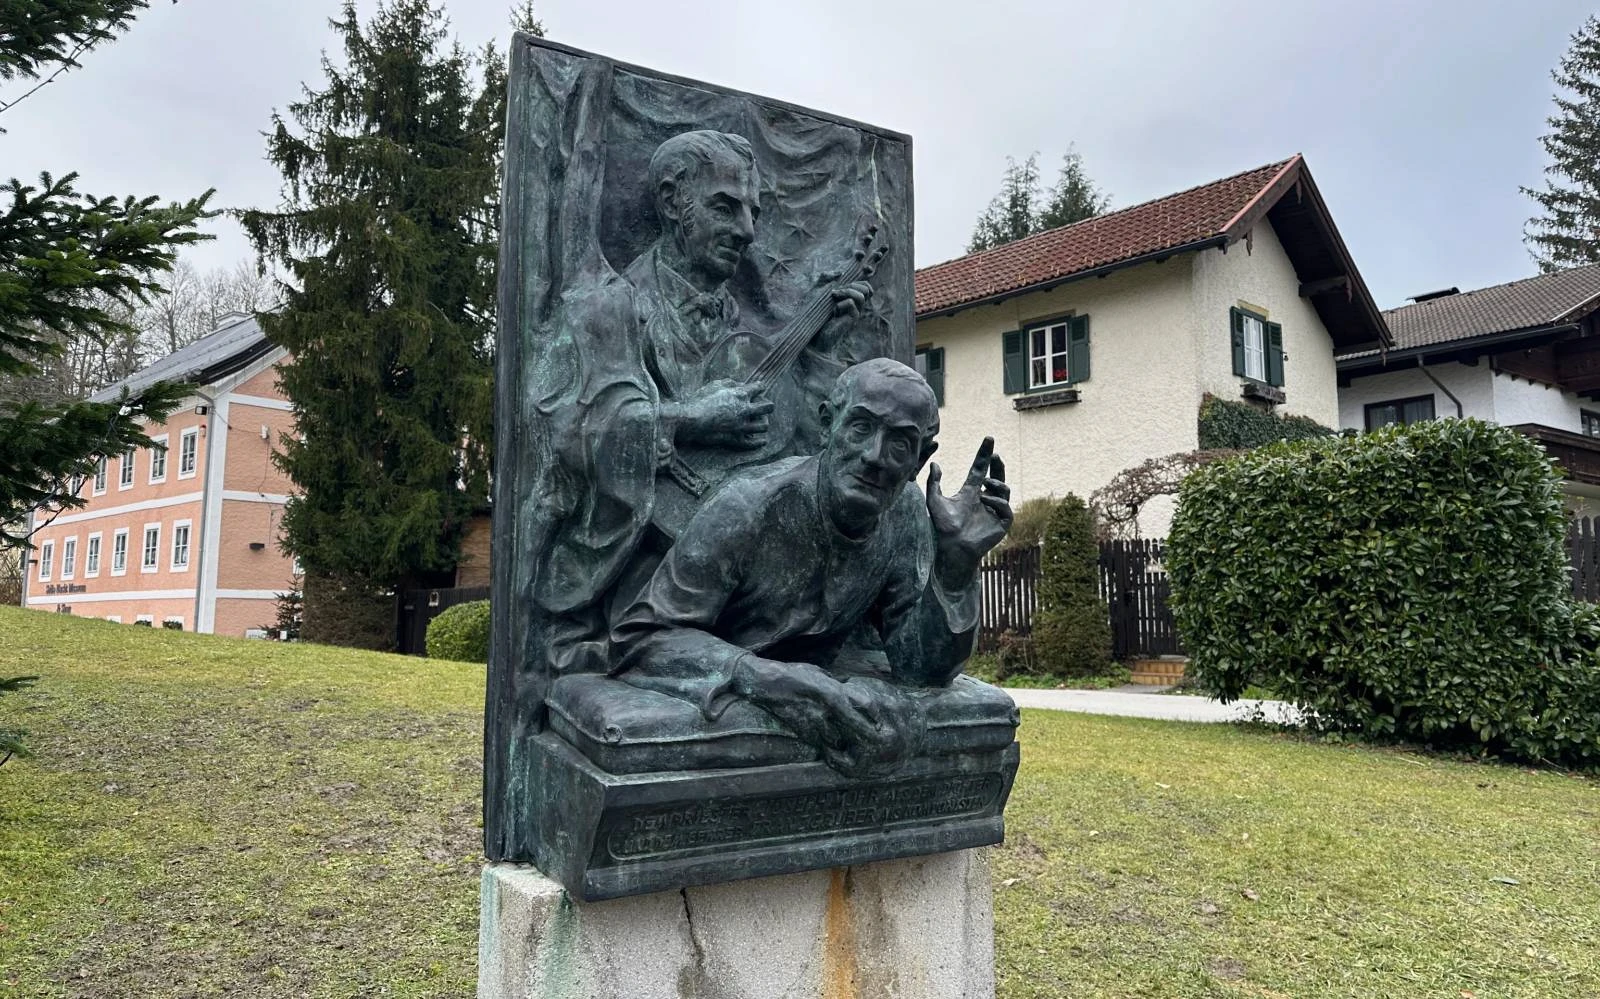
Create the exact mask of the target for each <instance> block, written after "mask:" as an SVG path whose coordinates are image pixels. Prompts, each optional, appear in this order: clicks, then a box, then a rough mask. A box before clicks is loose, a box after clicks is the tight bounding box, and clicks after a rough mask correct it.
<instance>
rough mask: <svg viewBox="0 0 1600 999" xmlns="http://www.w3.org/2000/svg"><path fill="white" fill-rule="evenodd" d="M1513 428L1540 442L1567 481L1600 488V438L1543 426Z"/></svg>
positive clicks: (1518, 426)
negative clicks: (1564, 473)
mask: <svg viewBox="0 0 1600 999" xmlns="http://www.w3.org/2000/svg"><path fill="white" fill-rule="evenodd" d="M1511 429H1512V430H1515V431H1516V432H1517V433H1519V434H1524V435H1526V436H1528V437H1531V438H1533V439H1534V440H1536V441H1538V442H1539V446H1540V447H1542V448H1544V450H1545V453H1546V454H1548V455H1549V456H1550V457H1552V458H1554V459H1555V460H1556V463H1557V464H1559V465H1560V466H1561V468H1562V470H1563V471H1565V472H1566V473H1567V478H1569V479H1571V480H1572V481H1574V482H1582V483H1585V484H1587V485H1591V486H1595V485H1600V438H1594V437H1586V436H1584V435H1583V434H1575V433H1573V432H1572V431H1570V430H1557V429H1556V428H1555V427H1547V426H1545V425H1543V424H1542V423H1518V424H1514V425H1513V426H1512V427H1511Z"/></svg>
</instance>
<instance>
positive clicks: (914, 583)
mask: <svg viewBox="0 0 1600 999" xmlns="http://www.w3.org/2000/svg"><path fill="white" fill-rule="evenodd" d="M820 412H821V417H822V420H823V423H824V425H825V426H826V428H827V429H826V437H825V440H824V445H823V448H822V451H821V453H820V454H817V455H812V456H808V457H800V458H791V459H787V460H785V461H782V462H779V463H776V464H772V465H767V466H763V467H762V468H761V469H759V470H758V471H757V472H754V473H752V474H749V475H746V476H742V477H740V478H737V479H735V480H733V481H731V482H729V483H728V484H727V485H725V486H724V487H723V488H722V489H721V490H719V491H718V492H717V493H716V494H715V495H714V496H713V497H712V498H711V499H710V500H709V501H708V502H707V503H706V504H705V505H704V506H703V507H701V509H700V511H699V512H698V513H697V514H696V515H695V517H694V519H693V520H692V521H691V522H690V523H689V526H688V527H687V528H686V529H685V530H684V531H683V532H682V533H681V534H680V536H679V538H678V541H677V543H676V544H675V545H674V546H673V547H672V549H671V550H670V551H669V552H668V553H667V555H666V557H665V559H664V560H663V561H662V562H661V564H660V565H659V567H658V568H657V569H656V571H655V573H654V575H653V576H652V577H651V579H650V581H649V583H648V585H647V586H646V587H645V588H644V590H643V591H642V592H641V593H640V595H639V597H638V599H637V600H636V601H635V602H634V604H633V605H632V607H630V608H629V609H628V610H627V612H626V613H625V614H624V615H623V616H622V617H621V619H620V620H619V621H618V622H617V624H616V625H615V627H614V628H613V631H612V641H613V647H614V649H615V653H616V659H615V661H616V668H615V673H616V675H618V676H620V677H621V678H622V679H625V680H627V681H628V682H629V683H632V684H634V685H636V686H640V687H645V688H648V689H653V690H658V691H662V692H665V693H669V694H672V695H674V696H677V697H680V698H684V699H687V700H690V701H693V702H694V703H696V704H697V705H698V706H699V707H700V710H701V712H702V714H703V715H704V716H705V717H706V718H708V719H715V718H716V717H718V716H719V715H720V714H721V713H722V711H723V710H725V709H726V707H727V706H728V705H729V704H730V703H733V702H734V701H735V700H737V699H740V698H744V699H748V700H749V701H751V702H752V703H754V704H756V705H757V706H759V707H761V708H763V709H765V710H766V711H767V712H768V713H770V714H771V715H773V716H774V717H775V718H777V719H778V720H779V721H781V722H783V723H784V724H785V725H786V726H787V727H788V728H789V729H790V730H792V731H793V732H794V733H795V734H796V735H798V736H799V737H800V738H801V739H803V740H805V741H806V742H809V743H811V744H812V745H813V746H815V747H816V748H817V749H818V750H819V751H820V752H821V753H822V756H823V758H824V759H825V760H826V761H827V762H828V763H829V764H830V765H831V766H833V767H834V768H835V769H836V770H839V771H841V772H843V773H846V774H850V775H852V776H862V775H868V774H872V773H878V772H883V771H886V770H890V769H893V768H894V767H895V766H897V765H898V764H899V763H901V762H902V761H904V760H905V759H907V758H909V757H910V756H912V755H914V754H915V753H916V751H917V749H918V747H919V742H920V739H921V735H922V731H923V725H924V719H923V718H922V716H921V702H920V700H919V697H918V691H919V689H929V688H942V687H944V686H945V685H947V684H948V683H949V682H950V681H951V680H952V679H954V677H955V676H956V675H957V674H958V673H959V672H960V668H961V664H962V663H963V662H964V661H965V660H966V658H967V656H968V655H969V654H970V653H971V651H972V643H973V639H974V637H975V634H976V630H977V624H978V587H977V571H978V564H979V561H980V560H981V559H982V557H983V555H984V553H986V552H987V551H988V550H989V549H990V548H992V547H994V545H995V544H997V543H998V542H999V541H1000V539H1001V538H1002V537H1004V535H1005V532H1006V530H1007V528H1008V527H1009V526H1010V523H1011V516H1012V514H1011V508H1010V505H1009V503H1008V497H1009V490H1008V488H1007V486H1006V485H1005V483H1004V468H1003V465H1002V463H1001V461H1000V459H999V458H998V457H996V456H995V455H994V453H993V452H994V446H993V442H992V441H990V440H986V441H985V442H984V444H983V446H982V447H981V448H980V449H979V451H978V454H977V457H976V458H975V459H974V460H973V463H972V466H971V469H970V470H969V472H968V474H967V477H966V481H965V482H964V484H963V485H962V487H961V489H960V490H959V491H958V492H957V493H956V494H955V495H954V496H950V497H946V496H945V495H943V493H942V492H941V489H940V472H939V467H938V466H937V465H934V466H933V467H932V468H931V469H930V472H929V476H928V486H927V491H926V494H924V493H923V492H922V491H921V490H918V489H917V488H916V486H915V485H914V484H913V480H914V479H915V477H916V475H917V473H918V472H919V471H920V470H921V468H922V466H923V464H924V463H925V462H927V460H928V458H929V457H930V456H931V455H932V454H933V452H934V450H935V449H936V447H937V444H936V442H935V440H934V437H935V435H936V434H937V432H938V413H939V410H938V405H937V402H936V401H935V399H934V395H933V391H932V389H930V388H929V387H928V385H927V383H926V382H925V381H924V380H923V379H922V377H921V376H920V375H918V374H917V373H916V372H915V371H913V370H912V369H910V368H908V367H907V366H905V365H904V364H901V363H899V362H897V361H893V360H890V359H888V358H877V359H874V360H871V361H866V362H863V363H861V364H857V365H855V366H853V367H851V368H849V369H848V370H846V371H845V372H844V374H842V375H841V376H840V377H839V379H838V381H837V383H836V385H835V387H834V391H833V393H832V396H831V397H830V398H829V400H828V401H827V402H826V403H823V404H822V406H821V407H820Z"/></svg>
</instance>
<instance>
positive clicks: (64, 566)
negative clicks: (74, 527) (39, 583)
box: [61, 534, 78, 579]
mask: <svg viewBox="0 0 1600 999" xmlns="http://www.w3.org/2000/svg"><path fill="white" fill-rule="evenodd" d="M77 575H78V536H77V535H76V534H74V535H73V536H72V537H70V538H62V539H61V578H62V579H75V578H77Z"/></svg>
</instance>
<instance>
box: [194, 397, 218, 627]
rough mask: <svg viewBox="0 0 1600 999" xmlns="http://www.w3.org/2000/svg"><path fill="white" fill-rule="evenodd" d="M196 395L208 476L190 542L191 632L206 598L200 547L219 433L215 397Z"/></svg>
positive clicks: (209, 507) (202, 478) (201, 483)
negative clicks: (202, 410)
mask: <svg viewBox="0 0 1600 999" xmlns="http://www.w3.org/2000/svg"><path fill="white" fill-rule="evenodd" d="M194 394H195V395H197V396H199V397H200V398H202V399H204V400H205V401H206V474H205V475H203V476H201V481H200V516H199V517H196V518H195V520H196V523H195V525H194V536H193V537H192V538H191V539H190V541H189V547H190V551H189V564H190V565H192V566H194V617H192V618H190V623H189V630H190V631H199V630H200V606H201V604H202V603H203V602H204V601H205V598H206V587H205V576H206V560H205V558H204V557H198V556H202V552H201V550H200V545H198V544H195V542H196V541H199V542H202V543H204V539H205V536H206V533H205V532H206V512H207V511H208V510H210V509H211V502H210V501H211V459H212V457H213V455H214V453H215V446H214V442H215V441H216V437H215V434H216V431H217V400H216V398H215V397H214V396H209V395H206V394H205V393H204V392H202V391H201V390H200V389H198V388H197V389H195V390H194Z"/></svg>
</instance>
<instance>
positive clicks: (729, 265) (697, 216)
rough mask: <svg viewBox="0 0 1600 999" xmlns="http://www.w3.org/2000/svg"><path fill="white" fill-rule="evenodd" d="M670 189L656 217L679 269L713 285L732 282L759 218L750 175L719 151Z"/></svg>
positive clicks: (734, 158) (752, 174) (756, 192)
mask: <svg viewBox="0 0 1600 999" xmlns="http://www.w3.org/2000/svg"><path fill="white" fill-rule="evenodd" d="M673 187H674V190H672V191H670V192H663V198H662V206H663V207H662V214H663V215H665V216H666V221H667V222H668V224H669V227H670V228H672V229H673V240H674V242H675V243H676V244H677V248H678V252H679V254H680V255H681V258H682V260H683V262H684V264H685V265H686V266H687V267H688V268H689V269H690V270H691V271H693V272H695V274H692V275H687V276H691V277H694V276H698V277H701V278H704V279H707V280H708V281H709V282H711V283H719V284H720V283H721V282H723V281H726V280H728V279H729V278H731V277H733V273H734V271H736V270H737V269H738V267H739V258H740V257H741V256H743V255H744V251H745V247H747V246H749V245H750V243H751V242H752V241H753V240H754V239H755V238H756V219H757V218H758V217H759V216H760V215H761V195H760V191H759V189H758V184H757V177H756V171H755V170H754V169H752V168H751V167H750V165H749V164H747V163H745V162H744V161H743V160H741V159H740V158H739V157H738V156H736V155H734V154H733V153H731V152H727V151H721V150H719V151H718V152H716V153H715V154H714V155H713V156H712V158H711V162H710V163H706V164H702V165H701V166H700V167H699V169H697V170H695V171H693V172H692V173H690V174H688V175H687V176H685V177H684V178H683V179H682V180H681V181H680V182H678V183H677V184H674V185H673Z"/></svg>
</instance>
